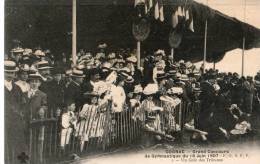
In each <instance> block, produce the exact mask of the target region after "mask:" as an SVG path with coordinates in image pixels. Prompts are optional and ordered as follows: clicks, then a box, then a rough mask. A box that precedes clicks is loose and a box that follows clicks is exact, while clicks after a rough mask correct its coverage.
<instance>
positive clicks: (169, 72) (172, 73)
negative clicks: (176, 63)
mask: <svg viewBox="0 0 260 164" xmlns="http://www.w3.org/2000/svg"><path fill="white" fill-rule="evenodd" d="M176 74H177V71H176V70H174V69H171V70H169V71H168V72H167V75H168V76H176Z"/></svg>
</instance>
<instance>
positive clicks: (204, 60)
mask: <svg viewBox="0 0 260 164" xmlns="http://www.w3.org/2000/svg"><path fill="white" fill-rule="evenodd" d="M207 31H208V20H206V23H205V33H204V34H205V35H204V56H203V72H205V67H206V65H205V64H206V56H207Z"/></svg>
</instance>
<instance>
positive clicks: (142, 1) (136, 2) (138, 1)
mask: <svg viewBox="0 0 260 164" xmlns="http://www.w3.org/2000/svg"><path fill="white" fill-rule="evenodd" d="M141 3H144V4H145V0H135V7H136V6H137V5H138V4H141Z"/></svg>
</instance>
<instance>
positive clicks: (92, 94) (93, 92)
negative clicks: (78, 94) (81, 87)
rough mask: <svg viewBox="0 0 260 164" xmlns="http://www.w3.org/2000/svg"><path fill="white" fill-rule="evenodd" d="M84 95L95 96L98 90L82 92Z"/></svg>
mask: <svg viewBox="0 0 260 164" xmlns="http://www.w3.org/2000/svg"><path fill="white" fill-rule="evenodd" d="M84 96H89V97H93V96H95V97H98V96H99V94H98V92H96V91H91V92H85V93H84Z"/></svg>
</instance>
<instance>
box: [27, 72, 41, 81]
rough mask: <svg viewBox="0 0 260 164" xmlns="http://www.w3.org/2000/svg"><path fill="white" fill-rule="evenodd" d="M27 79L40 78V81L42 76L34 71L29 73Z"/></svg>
mask: <svg viewBox="0 0 260 164" xmlns="http://www.w3.org/2000/svg"><path fill="white" fill-rule="evenodd" d="M28 80H29V81H30V80H40V81H44V77H43V76H42V75H41V74H39V72H34V73H30V74H29V77H28Z"/></svg>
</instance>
